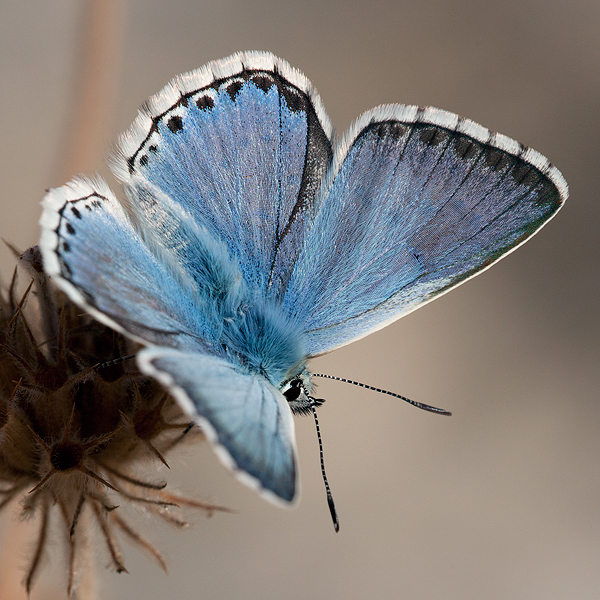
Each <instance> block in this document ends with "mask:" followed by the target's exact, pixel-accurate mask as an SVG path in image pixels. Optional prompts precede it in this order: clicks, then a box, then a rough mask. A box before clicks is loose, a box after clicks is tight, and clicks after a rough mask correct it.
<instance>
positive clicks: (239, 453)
mask: <svg viewBox="0 0 600 600" xmlns="http://www.w3.org/2000/svg"><path fill="white" fill-rule="evenodd" d="M111 168H112V170H113V172H114V174H115V176H116V177H117V178H118V179H119V180H120V181H121V182H122V184H123V188H124V197H123V199H122V200H121V201H119V200H117V198H116V196H115V195H114V194H113V192H111V190H110V189H109V188H108V186H107V184H106V183H105V182H104V181H102V180H100V179H98V178H96V179H88V178H84V177H78V178H76V179H73V180H72V181H71V182H70V183H68V184H66V185H65V186H63V187H60V188H57V189H52V190H50V191H49V192H48V193H47V194H46V196H45V198H44V201H43V214H42V217H41V220H40V224H41V228H42V234H41V239H40V248H41V252H42V256H43V261H44V267H45V270H46V272H47V273H48V274H49V275H50V276H51V277H53V278H54V280H55V281H56V283H57V284H58V285H59V286H60V288H62V290H63V291H64V292H65V293H66V294H67V295H68V297H69V298H70V299H71V300H73V301H74V302H76V303H78V304H79V305H80V306H81V307H83V308H84V309H85V310H86V311H88V312H89V313H90V314H91V315H92V316H93V317H95V318H96V319H98V320H99V321H101V322H102V323H104V324H107V325H109V326H110V327H112V328H114V329H115V330H117V331H119V332H122V333H123V334H125V335H127V336H129V337H130V338H132V339H134V340H136V341H138V342H140V343H141V344H143V345H144V346H145V348H143V349H142V350H141V351H140V352H139V354H138V355H137V363H138V366H139V368H140V369H141V371H142V372H144V373H146V374H148V375H150V376H152V377H154V378H156V379H157V380H158V381H159V382H161V383H162V384H163V385H164V386H165V387H166V389H167V390H169V392H170V393H171V394H172V395H173V396H174V397H175V399H176V400H177V401H178V403H179V404H180V406H181V408H182V409H183V410H184V411H185V412H186V413H187V414H188V415H189V416H190V417H191V418H192V419H193V420H194V422H195V423H197V424H198V425H199V426H200V427H201V428H202V429H203V430H204V432H205V433H206V435H207V437H208V438H209V440H210V441H211V442H212V444H213V447H214V449H215V451H216V453H217V454H218V456H219V457H220V459H221V460H222V461H223V462H224V463H225V464H226V465H227V466H228V467H229V468H230V469H231V470H232V471H233V472H234V473H235V474H236V476H237V477H238V478H239V479H240V480H242V481H243V482H244V483H246V484H248V485H249V486H251V487H252V488H254V489H255V490H257V491H259V492H260V493H261V494H262V495H263V496H265V497H266V498H267V499H269V500H271V501H273V502H275V503H279V504H283V505H289V504H291V503H295V502H297V500H298V495H299V482H298V466H297V456H296V444H295V434H294V422H293V417H292V415H293V413H297V414H301V413H304V412H308V409H309V407H311V406H313V405H314V403H315V399H314V398H313V397H312V392H313V383H312V381H311V373H310V370H309V368H308V361H309V359H311V358H313V357H315V356H319V355H322V354H325V353H327V352H331V351H332V350H335V349H336V348H339V347H341V346H344V345H345V344H349V343H350V342H353V341H355V340H358V339H360V338H362V337H364V336H366V335H369V334H370V333H373V332H374V331H377V330H378V329H381V328H382V327H385V326H386V325H388V324H389V323H391V322H393V321H395V320H396V319H398V318H400V317H402V316H404V315H406V314H408V313H409V312H411V311H413V310H415V309H416V308H418V307H419V306H422V305H423V304H425V303H427V302H429V301H430V300H433V299H434V298H436V297H438V296H440V295H441V294H443V293H445V292H447V291H449V290H450V289H452V288H454V287H456V286H457V285H459V284H461V283H463V282H465V281H466V280H468V279H469V278H471V277H473V276H474V275H476V274H478V273H480V272H482V271H483V270H485V269H487V268H488V267H489V266H491V265H492V264H493V263H495V262H496V261H498V260H499V259H500V258H502V257H503V256H505V255H506V254H508V253H509V252H511V251H512V250H514V249H515V248H517V247H518V246H519V245H521V244H522V243H523V242H525V240H527V239H528V238H529V237H531V236H532V235H533V234H534V233H536V231H538V230H539V229H540V228H541V227H542V226H543V225H544V224H545V223H547V222H548V220H549V219H551V218H552V217H553V216H554V215H555V214H556V212H557V211H558V210H559V208H560V207H561V205H562V204H563V203H564V201H565V200H566V198H567V195H568V189H567V184H566V182H565V180H564V178H563V176H562V175H561V173H560V172H559V171H558V170H557V169H556V168H555V167H554V166H552V165H551V164H550V163H549V162H548V160H547V159H546V158H545V157H543V156H542V155H541V154H539V153H538V152H536V151H535V150H532V149H530V148H526V147H524V146H522V145H521V144H519V143H518V142H515V141H514V140H512V139H510V138H508V137H506V136H504V135H500V134H497V133H492V132H491V131H489V130H488V129H486V128H484V127H482V126H480V125H478V124H476V123H474V122H473V121H471V120H469V119H464V118H461V117H459V116H457V115H455V114H452V113H449V112H446V111H442V110H438V109H435V108H422V107H417V106H405V105H400V104H391V105H385V106H379V107H377V108H374V109H372V110H369V111H367V112H366V113H364V114H363V115H362V116H360V117H359V118H358V119H357V120H356V122H355V123H354V124H353V125H352V126H351V127H350V129H349V131H348V132H347V133H346V134H345V135H344V136H343V137H342V138H340V139H338V138H337V137H336V136H335V135H334V130H333V127H332V125H331V122H330V120H329V118H328V117H327V114H326V112H325V109H324V107H323V104H322V102H321V99H320V97H319V95H318V94H317V92H316V90H315V89H314V87H313V86H312V85H311V83H310V82H309V81H308V79H307V78H306V77H305V76H304V75H303V74H302V73H300V72H299V71H297V70H296V69H294V68H292V67H291V66H290V65H289V64H288V63H287V62H285V61H284V60H282V59H280V58H277V57H276V56H274V55H272V54H270V53H267V52H241V53H237V54H234V55H232V56H230V57H228V58H225V59H223V60H218V61H214V62H211V63H208V64H207V65H205V66H204V67H202V68H200V69H198V70H196V71H192V72H190V73H186V74H183V75H180V76H179V77H177V78H175V79H173V80H172V81H171V82H170V83H169V84H167V86H166V87H164V88H163V89H162V90H161V91H160V92H159V93H158V94H156V95H155V96H152V97H151V98H150V99H149V100H148V101H147V102H146V103H145V104H144V105H143V107H142V108H141V110H140V112H139V115H138V117H137V118H136V120H135V121H134V123H133V125H132V126H131V127H130V129H129V130H128V131H127V132H126V133H125V134H123V135H122V136H121V138H120V139H119V142H118V145H117V147H116V150H115V152H114V154H113V156H112V159H111Z"/></svg>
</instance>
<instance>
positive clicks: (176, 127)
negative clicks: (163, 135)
mask: <svg viewBox="0 0 600 600" xmlns="http://www.w3.org/2000/svg"><path fill="white" fill-rule="evenodd" d="M167 127H168V128H169V129H170V130H171V132H172V133H177V132H178V131H181V130H182V129H183V119H182V118H181V117H180V116H179V115H174V116H172V117H171V118H170V119H169V120H168V121H167Z"/></svg>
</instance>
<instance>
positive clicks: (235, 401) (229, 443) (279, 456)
mask: <svg viewBox="0 0 600 600" xmlns="http://www.w3.org/2000/svg"><path fill="white" fill-rule="evenodd" d="M138 363H139V365H140V368H141V369H142V371H143V372H145V373H147V374H148V375H151V376H153V377H155V378H156V379H158V380H159V381H160V382H161V383H163V384H164V385H165V386H166V387H167V388H168V389H169V390H170V392H171V393H172V394H173V395H174V396H175V398H176V399H177V400H178V401H179V402H180V403H181V406H182V407H183V408H184V409H186V410H187V411H188V412H189V413H190V414H195V416H196V421H197V422H198V424H199V425H200V426H201V427H202V429H203V431H204V432H205V433H206V434H207V435H208V437H209V439H210V440H211V442H212V443H213V445H214V446H215V449H216V451H217V453H218V454H219V456H220V458H221V459H222V460H223V461H224V462H225V463H226V464H227V465H228V466H229V467H230V468H232V469H233V470H234V471H235V472H236V473H237V475H238V476H240V477H241V478H242V479H243V480H244V482H245V483H247V484H249V485H250V486H251V487H253V488H255V489H257V490H258V491H261V492H263V493H266V494H268V497H269V499H270V500H275V501H281V500H284V501H286V502H292V501H293V500H294V499H297V475H298V469H297V466H296V452H295V442H294V420H293V417H292V413H291V411H290V409H289V407H288V406H287V402H286V400H285V398H284V397H283V395H282V394H281V392H280V391H279V390H277V389H276V388H274V387H273V386H272V385H270V384H268V383H266V382H265V380H264V379H263V378H262V377H259V376H256V375H249V374H245V373H241V372H240V370H239V369H236V368H235V367H234V366H233V365H232V364H231V363H230V362H227V361H225V360H222V359H218V358H214V357H208V356H203V355H201V354H197V353H185V352H180V351H179V350H173V349H171V348H156V347H155V348H148V349H146V350H143V351H142V352H141V353H140V354H139V358H138Z"/></svg>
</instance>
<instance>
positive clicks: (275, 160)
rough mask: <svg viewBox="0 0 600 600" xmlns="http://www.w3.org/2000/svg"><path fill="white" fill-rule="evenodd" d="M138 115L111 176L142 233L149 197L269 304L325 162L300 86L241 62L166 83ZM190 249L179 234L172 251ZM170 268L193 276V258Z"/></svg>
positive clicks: (273, 62)
mask: <svg viewBox="0 0 600 600" xmlns="http://www.w3.org/2000/svg"><path fill="white" fill-rule="evenodd" d="M145 114H146V117H147V119H146V121H145V122H144V124H143V125H142V126H140V127H137V129H135V131H133V132H132V133H130V134H129V136H125V137H124V138H123V140H122V141H121V150H120V157H118V158H117V161H116V165H115V167H114V169H115V172H116V173H117V175H118V176H120V177H121V178H123V179H124V182H125V187H126V192H127V195H128V197H129V199H130V203H131V206H132V209H133V211H134V212H135V213H136V214H137V215H138V216H139V218H140V220H141V221H142V222H143V226H144V228H146V229H153V228H160V226H161V224H162V223H164V220H165V219H164V217H163V218H162V219H160V218H157V217H156V212H157V208H156V202H155V198H154V197H155V196H156V194H157V193H163V194H165V195H166V196H169V197H170V199H171V200H172V201H173V203H175V204H176V205H178V206H179V207H180V208H181V209H183V211H184V212H185V213H187V214H189V215H190V216H191V217H192V219H193V220H194V221H195V223H196V224H197V225H200V226H201V227H204V228H205V229H206V230H207V231H208V233H209V234H210V235H211V236H213V237H214V238H215V239H217V240H222V241H223V242H224V243H225V245H226V246H227V248H228V249H229V252H230V254H231V256H232V257H234V258H235V259H236V260H237V261H238V262H239V265H240V268H241V270H242V273H243V275H244V278H245V280H246V282H247V283H248V285H250V287H252V288H254V289H257V290H258V291H260V293H262V294H265V295H266V294H267V291H268V293H269V294H271V293H273V295H275V296H277V295H278V294H279V292H280V290H281V289H282V288H283V287H284V286H285V285H286V284H287V282H288V280H289V277H290V275H291V270H292V267H293V264H294V262H295V260H296V257H297V253H298V251H299V249H300V247H301V242H302V239H303V237H304V232H305V228H306V224H307V217H309V216H310V215H311V210H310V209H311V208H312V205H313V202H314V197H315V194H316V191H317V189H318V187H319V183H320V180H321V177H322V175H323V174H324V173H325V171H326V169H327V168H328V167H329V165H330V162H331V158H332V150H331V143H330V140H329V137H330V135H331V125H330V124H329V120H328V118H327V116H326V114H325V112H324V110H323V109H322V106H321V102H320V100H319V98H318V96H317V94H316V92H315V91H314V89H313V88H312V86H311V85H310V83H309V82H308V81H307V80H306V78H304V77H303V76H302V75H300V74H299V73H298V72H296V71H294V70H293V69H292V68H291V67H289V65H287V63H285V62H284V61H281V60H280V59H276V58H275V57H272V56H270V55H266V54H265V53H245V54H242V55H239V56H238V60H235V61H229V62H227V61H222V62H221V63H219V65H218V68H211V65H209V66H208V67H206V68H204V69H200V70H199V71H197V72H194V73H191V74H188V75H186V76H183V77H181V78H179V79H176V80H174V81H173V82H172V83H171V84H170V86H168V87H167V88H165V90H163V92H161V93H160V94H158V95H157V96H156V97H154V98H153V99H151V100H150V101H149V102H148V103H147V105H146V113H145ZM146 131H147V132H146ZM144 132H146V133H144ZM140 138H141V141H140V142H139V143H137V144H136V143H134V141H135V140H139V139H140ZM160 209H162V211H163V213H164V212H165V211H166V212H168V213H172V212H173V209H172V208H170V207H167V206H165V204H164V203H161V205H160ZM167 219H169V217H167ZM171 220H180V218H179V217H178V216H177V217H175V218H174V219H171ZM157 234H158V236H159V237H160V239H164V237H165V236H164V233H163V232H162V231H160V230H159V231H158V232H157ZM194 241H195V235H194V234H193V232H190V233H189V235H188V234H186V231H185V229H183V228H180V231H179V235H178V236H177V238H174V239H173V244H172V245H173V247H178V248H179V247H184V246H185V244H186V243H192V244H193V243H194ZM180 260H181V266H182V268H185V269H187V270H189V271H190V272H191V273H192V276H194V270H195V267H196V265H195V260H194V258H193V257H192V258H191V259H190V257H189V256H187V255H186V253H185V251H182V252H181V253H180Z"/></svg>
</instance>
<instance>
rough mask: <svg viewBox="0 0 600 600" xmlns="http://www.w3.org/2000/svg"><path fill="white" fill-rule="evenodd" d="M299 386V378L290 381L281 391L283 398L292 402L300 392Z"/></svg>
mask: <svg viewBox="0 0 600 600" xmlns="http://www.w3.org/2000/svg"><path fill="white" fill-rule="evenodd" d="M301 386H302V383H301V382H300V380H299V379H294V380H293V381H290V387H289V388H288V389H287V390H285V391H284V392H283V395H284V396H285V399H286V400H287V401H288V402H293V401H294V400H297V399H298V397H299V396H300V394H301V393H302V387H301Z"/></svg>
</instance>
